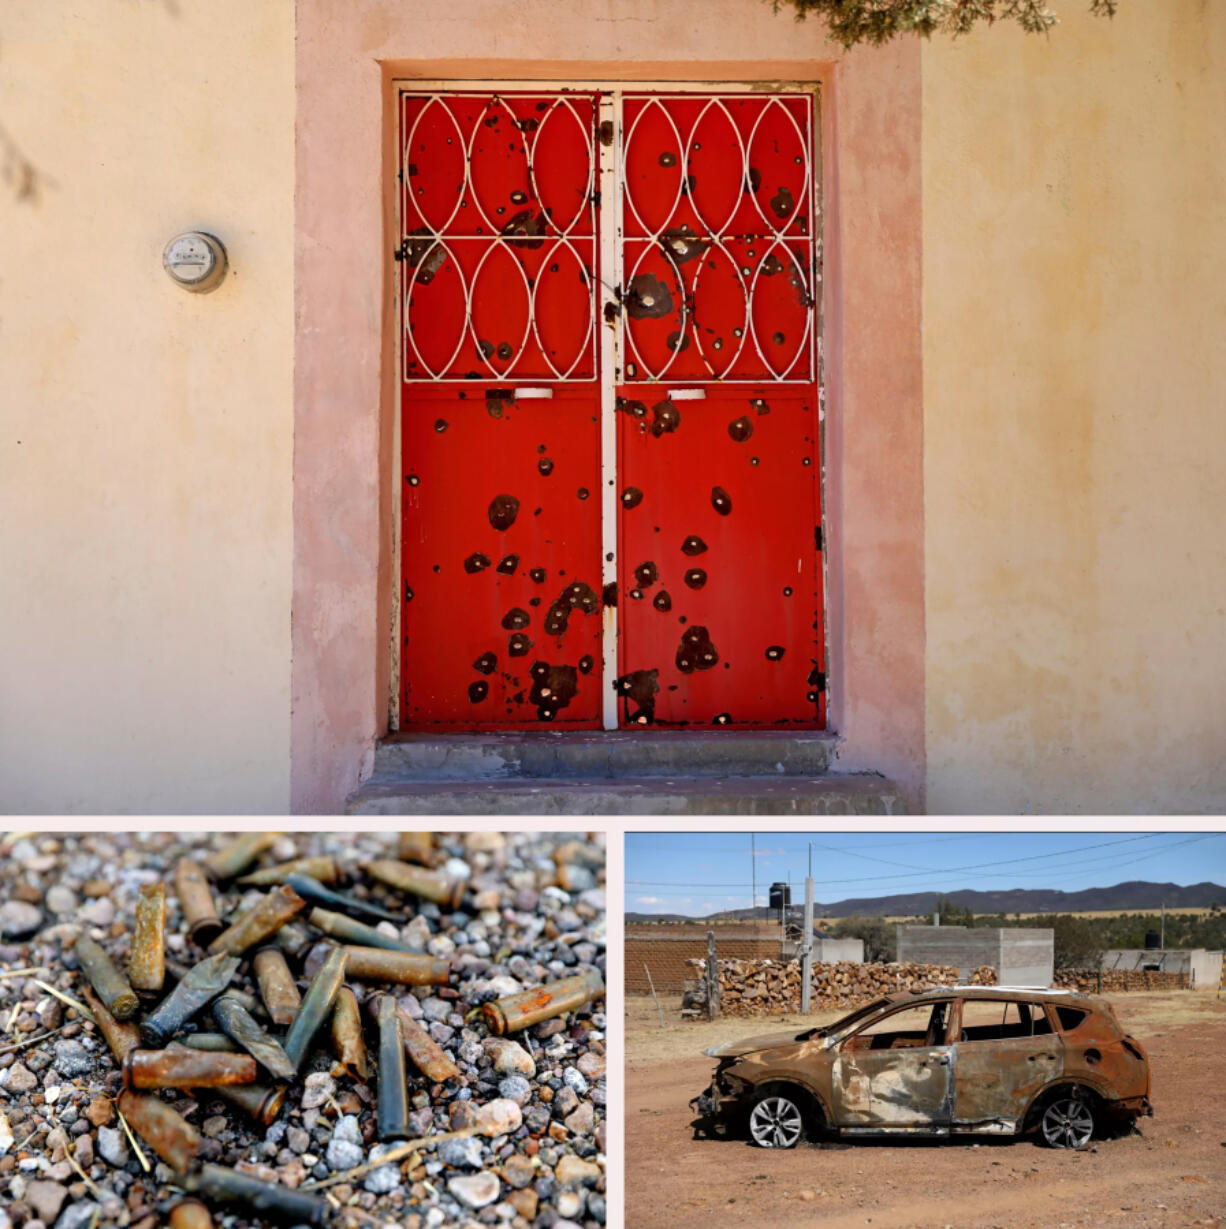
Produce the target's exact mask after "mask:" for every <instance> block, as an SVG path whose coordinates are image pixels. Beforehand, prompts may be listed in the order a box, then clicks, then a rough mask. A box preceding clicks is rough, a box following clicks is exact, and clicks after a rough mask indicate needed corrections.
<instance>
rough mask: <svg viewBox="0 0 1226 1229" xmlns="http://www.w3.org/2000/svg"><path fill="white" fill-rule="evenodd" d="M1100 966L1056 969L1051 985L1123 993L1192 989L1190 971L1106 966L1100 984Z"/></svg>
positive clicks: (1089, 991) (1083, 992)
mask: <svg viewBox="0 0 1226 1229" xmlns="http://www.w3.org/2000/svg"><path fill="white" fill-rule="evenodd" d="M1099 976H1100V974H1099V971H1098V970H1097V969H1057V970H1056V974H1055V977H1054V979H1053V981H1052V985H1053V986H1055V987H1056V988H1057V989H1060V990H1079V991H1081V993H1082V994H1099V993H1102V994H1120V993H1126V992H1128V991H1130V990H1190V989H1191V988H1192V979H1191V978H1190V977H1189V976H1188V974H1187V973H1159V972H1155V971H1153V970H1148V969H1103V971H1102V973H1101V977H1102V984H1101V989H1100V985H1099V980H1098V979H1099Z"/></svg>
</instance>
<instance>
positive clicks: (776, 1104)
mask: <svg viewBox="0 0 1226 1229" xmlns="http://www.w3.org/2000/svg"><path fill="white" fill-rule="evenodd" d="M804 1136H805V1115H804V1108H803V1106H802V1105H801V1103H800V1100H799V1098H797V1097H796V1096H794V1095H793V1094H792V1092H791V1091H790V1090H788V1089H772V1090H770V1091H767V1092H766V1093H764V1094H763V1095H762V1096H761V1097H759V1098H758V1100H757V1101H756V1102H755V1104H754V1107H753V1109H752V1110H750V1112H749V1138H750V1139H752V1140H753V1142H754V1143H755V1144H757V1146H758V1147H759V1148H781V1149H783V1148H795V1147H796V1145H797V1144H798V1143H800V1141H801V1140H802V1139H803V1138H804Z"/></svg>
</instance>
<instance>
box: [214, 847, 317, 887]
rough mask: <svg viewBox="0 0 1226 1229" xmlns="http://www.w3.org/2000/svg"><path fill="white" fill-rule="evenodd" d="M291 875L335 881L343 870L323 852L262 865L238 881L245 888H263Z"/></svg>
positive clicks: (281, 881) (282, 880) (282, 881)
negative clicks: (317, 854)
mask: <svg viewBox="0 0 1226 1229" xmlns="http://www.w3.org/2000/svg"><path fill="white" fill-rule="evenodd" d="M289 875H310V877H311V878H312V879H318V880H319V882H320V883H335V882H336V881H337V880H338V879H339V878H340V877H341V870H340V867H339V866H337V864H336V859H335V858H334V857H332V856H331V854H322V855H320V856H319V857H311V858H295V859H294V860H293V861H292V862H280V863H278V864H277V865H276V866H265V867H261V868H260V869H259V870H258V871H252V872H251V873H250V874H247V875H244V876H243V877H242V878H241V879H239V880H238V881H237V882H238V883H239V884H240V885H241V886H242V887H245V888H251V887H256V888H262V887H267V886H269V885H271V884H274V883H284V882H285V880H286V877H287V876H289Z"/></svg>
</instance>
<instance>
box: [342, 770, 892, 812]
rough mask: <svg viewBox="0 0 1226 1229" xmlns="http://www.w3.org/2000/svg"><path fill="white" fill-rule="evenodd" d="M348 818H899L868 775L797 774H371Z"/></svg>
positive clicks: (888, 791)
mask: <svg viewBox="0 0 1226 1229" xmlns="http://www.w3.org/2000/svg"><path fill="white" fill-rule="evenodd" d="M346 811H347V812H348V814H350V815H899V814H903V813H904V808H903V800H902V795H901V793H900V792H899V790H898V789H897V787H896V786H894V785H893V784H891V783H890V782H889V781H887V780H886V779H885V778H884V777H879V776H875V775H872V774H868V773H865V774H847V775H845V776H833V775H831V776H821V777H800V776H786V775H781V776H777V777H775V778H773V779H770V778H763V777H742V776H730V777H690V778H686V779H678V778H665V777H657V778H643V777H639V778H634V777H615V778H614V777H605V778H593V779H588V780H583V781H575V780H564V779H558V778H552V779H551V778H543V777H537V778H524V777H518V778H515V777H513V778H504V779H502V780H490V781H468V782H446V781H408V780H404V779H387V778H380V777H378V776H377V775H376V776H375V777H372V778H371V779H370V780H369V781H367V782H366V784H365V785H363V786H362V787H361V789H359V790H358V791H357V792H356V793H355V794H354V795H353V796H352V797H351V798H350V799H349V803H348V805H347V807H346Z"/></svg>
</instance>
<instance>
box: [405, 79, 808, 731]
mask: <svg viewBox="0 0 1226 1229" xmlns="http://www.w3.org/2000/svg"><path fill="white" fill-rule="evenodd" d="M813 122H814V117H813V110H812V99H811V98H810V97H809V96H808V95H804V94H796V95H781V94H756V93H752V92H745V93H739V94H718V95H716V94H694V93H684V94H682V93H676V94H674V93H661V94H647V93H638V92H635V93H626V94H624V95H623V94H622V93H621V92H620V91H616V90H608V91H600V92H594V91H593V92H583V91H554V92H528V91H524V92H516V91H511V92H504V93H494V92H490V91H485V92H479V93H478V92H467V91H455V92H447V93H427V92H421V91H414V90H409V91H406V92H405V93H403V94H402V96H401V111H400V123H401V150H402V153H403V162H402V169H401V179H402V191H401V224H402V230H401V235H402V240H401V245H400V250H399V252H398V253H397V255H398V257H399V259H400V268H401V271H402V278H401V291H402V294H401V301H402V311H403V316H402V325H403V337H404V344H403V354H404V366H403V371H402V460H403V473H404V482H403V489H402V499H401V507H402V516H401V528H402V535H403V538H402V543H403V545H402V556H401V570H402V583H403V588H404V592H403V605H402V608H401V611H402V619H401V632H402V636H401V666H402V669H401V704H400V722H401V726H402V728H452V729H498V728H512V729H514V728H539V726H540V724H541V723H542V722H547V723H552V724H555V725H558V724H561V725H569V726H571V727H578V728H598V727H600V726H601V725H603V726H605V727H606V728H608V727H612V726H615V725H618V724H621V725H634V726H640V725H645V724H654V725H665V726H673V725H689V726H699V727H702V726H721V725H734V726H735V725H742V726H746V725H748V726H757V727H783V726H788V725H797V724H799V725H805V726H809V727H814V726H822V725H824V723H825V691H824V668H825V667H824V660H823V655H822V654H823V650H822V642H823V638H822V621H821V610H822V592H821V581H822V569H821V553H820V552H821V530H820V524H821V517H820V507H819V502H818V490H819V482H818V474H819V470H820V457H819V453H818V442H819V430H818V398H817V351H816V333H817V329H816V313H815V306H814V305H815V300H816V298H817V292H816V272H815V270H816V266H817V255H818V253H817V247H816V240H815V223H816V215H815V202H814V192H813V153H812V149H813V146H812V134H813Z"/></svg>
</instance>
